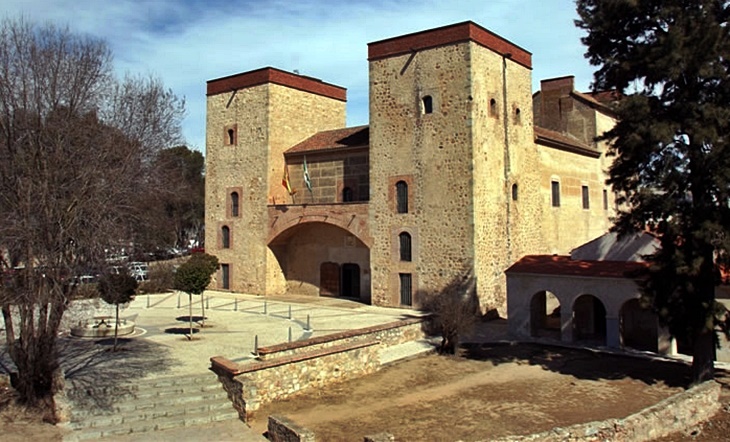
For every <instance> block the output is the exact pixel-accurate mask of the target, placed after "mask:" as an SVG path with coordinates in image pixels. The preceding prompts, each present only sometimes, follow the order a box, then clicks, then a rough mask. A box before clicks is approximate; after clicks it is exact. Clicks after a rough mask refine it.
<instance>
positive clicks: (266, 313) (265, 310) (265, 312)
mask: <svg viewBox="0 0 730 442" xmlns="http://www.w3.org/2000/svg"><path fill="white" fill-rule="evenodd" d="M266 307H267V306H266V301H264V314H265V315H268V314H269V313H268V311H267V309H266Z"/></svg>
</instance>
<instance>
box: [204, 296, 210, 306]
mask: <svg viewBox="0 0 730 442" xmlns="http://www.w3.org/2000/svg"><path fill="white" fill-rule="evenodd" d="M203 296H205V295H203ZM209 300H210V296H206V297H205V308H210V303H209V302H208V301H209Z"/></svg>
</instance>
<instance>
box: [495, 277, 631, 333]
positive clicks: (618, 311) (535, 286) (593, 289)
mask: <svg viewBox="0 0 730 442" xmlns="http://www.w3.org/2000/svg"><path fill="white" fill-rule="evenodd" d="M638 296H639V291H638V287H637V286H636V284H635V283H634V282H633V281H632V280H630V279H625V278H585V277H582V278H576V277H571V276H562V275H561V276H559V277H556V276H555V275H535V274H532V275H523V274H518V273H515V274H508V279H507V308H508V326H509V330H510V333H511V334H513V335H515V336H523V337H526V338H527V337H529V338H545V337H547V338H553V339H559V340H561V341H564V342H586V343H590V344H596V343H597V344H599V345H607V346H609V347H620V346H622V344H623V343H622V337H621V333H622V331H623V330H621V329H620V322H623V321H625V319H624V318H623V317H622V314H623V316H624V317H626V315H627V313H626V311H627V310H626V309H624V311H623V312H622V307H623V306H624V304H625V303H626V302H627V301H629V300H631V299H635V298H637V297H638ZM630 306H633V303H631V304H630ZM632 312H633V310H632ZM635 315H638V314H635ZM632 319H633V318H632ZM558 321H559V324H558ZM632 322H633V321H632Z"/></svg>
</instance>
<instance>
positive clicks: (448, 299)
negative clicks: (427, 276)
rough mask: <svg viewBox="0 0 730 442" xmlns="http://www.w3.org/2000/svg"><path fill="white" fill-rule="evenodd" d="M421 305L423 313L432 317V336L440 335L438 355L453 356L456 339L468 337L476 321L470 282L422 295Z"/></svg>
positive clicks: (474, 303)
mask: <svg viewBox="0 0 730 442" xmlns="http://www.w3.org/2000/svg"><path fill="white" fill-rule="evenodd" d="M421 304H422V309H423V310H425V311H427V312H430V313H431V314H432V315H433V316H432V317H431V326H432V327H433V332H434V333H439V334H440V335H441V346H440V347H439V353H441V354H456V350H457V349H458V348H459V338H460V337H462V336H464V335H466V334H468V333H471V331H472V330H473V329H474V326H475V325H476V322H477V318H478V311H479V304H478V302H477V301H476V293H475V292H474V283H473V279H472V278H467V280H466V281H463V282H454V283H451V284H449V285H448V286H446V287H445V288H444V289H442V290H441V291H439V292H434V293H428V294H425V295H424V296H423V299H422V301H421Z"/></svg>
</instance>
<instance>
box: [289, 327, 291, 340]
mask: <svg viewBox="0 0 730 442" xmlns="http://www.w3.org/2000/svg"><path fill="white" fill-rule="evenodd" d="M289 342H291V327H289Z"/></svg>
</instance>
